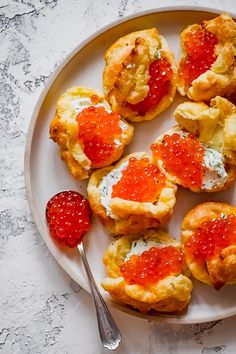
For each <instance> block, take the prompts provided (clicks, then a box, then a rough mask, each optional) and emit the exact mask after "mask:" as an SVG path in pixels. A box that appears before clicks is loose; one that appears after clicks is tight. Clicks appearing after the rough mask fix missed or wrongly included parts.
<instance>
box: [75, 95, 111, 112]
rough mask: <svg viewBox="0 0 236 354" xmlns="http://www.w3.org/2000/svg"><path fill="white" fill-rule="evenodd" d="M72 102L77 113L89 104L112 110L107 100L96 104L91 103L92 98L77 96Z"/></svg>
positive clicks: (108, 110)
mask: <svg viewBox="0 0 236 354" xmlns="http://www.w3.org/2000/svg"><path fill="white" fill-rule="evenodd" d="M71 104H72V106H73V108H74V110H75V113H76V114H79V113H80V112H82V110H83V109H84V108H86V107H89V106H94V107H104V108H105V109H106V111H107V112H109V113H110V112H111V109H110V107H109V105H108V103H107V102H106V101H102V102H98V103H96V104H93V103H91V100H90V98H89V97H77V98H76V99H74V100H72V101H71Z"/></svg>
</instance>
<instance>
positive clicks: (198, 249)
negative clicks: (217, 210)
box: [184, 214, 236, 262]
mask: <svg viewBox="0 0 236 354" xmlns="http://www.w3.org/2000/svg"><path fill="white" fill-rule="evenodd" d="M231 245H236V216H235V215H233V214H231V215H228V216H224V217H219V218H217V219H213V220H210V221H206V222H204V223H202V224H201V225H200V227H198V228H197V230H196V231H195V233H194V235H193V236H191V237H190V238H189V239H188V240H187V242H185V244H184V248H185V252H186V253H187V254H190V255H192V256H193V258H194V260H195V261H196V262H203V261H205V260H208V259H211V258H212V257H214V256H216V255H218V254H219V253H220V252H221V251H222V250H223V249H224V248H226V247H228V246H231Z"/></svg>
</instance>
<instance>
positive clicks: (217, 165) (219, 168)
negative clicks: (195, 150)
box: [172, 130, 228, 189]
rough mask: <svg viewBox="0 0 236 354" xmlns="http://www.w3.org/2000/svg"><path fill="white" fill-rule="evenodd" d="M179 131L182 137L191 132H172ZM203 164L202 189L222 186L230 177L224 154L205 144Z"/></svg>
mask: <svg viewBox="0 0 236 354" xmlns="http://www.w3.org/2000/svg"><path fill="white" fill-rule="evenodd" d="M174 133H177V134H179V135H181V136H182V137H186V136H187V135H189V133H187V132H184V131H182V130H177V131H175V132H173V133H172V134H174ZM203 165H204V168H205V171H204V176H203V181H202V189H212V188H216V187H221V186H222V185H223V184H224V183H225V181H226V180H227V178H228V174H227V172H226V171H225V167H224V158H223V155H222V154H221V153H220V152H218V151H217V150H214V149H211V148H208V147H207V146H206V145H204V157H203Z"/></svg>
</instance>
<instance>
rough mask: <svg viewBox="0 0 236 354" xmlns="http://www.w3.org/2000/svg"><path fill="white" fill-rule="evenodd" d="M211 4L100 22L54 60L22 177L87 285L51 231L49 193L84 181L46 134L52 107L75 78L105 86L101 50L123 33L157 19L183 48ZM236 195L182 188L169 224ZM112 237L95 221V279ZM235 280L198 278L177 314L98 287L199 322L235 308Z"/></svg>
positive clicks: (153, 127) (146, 129) (140, 139)
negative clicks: (189, 29) (217, 286)
mask: <svg viewBox="0 0 236 354" xmlns="http://www.w3.org/2000/svg"><path fill="white" fill-rule="evenodd" d="M216 13H217V11H215V10H212V9H199V8H197V9H193V8H190V10H189V9H188V10H184V9H183V8H173V7H172V8H165V9H157V10H155V11H154V10H153V11H152V12H150V11H149V12H145V13H141V14H138V15H135V16H132V17H129V18H128V19H125V20H124V21H117V22H115V23H113V24H112V25H110V26H108V27H106V28H103V29H102V30H100V31H98V32H97V33H96V34H95V35H93V36H92V37H90V38H89V39H88V40H86V41H85V42H83V43H82V44H80V45H79V46H78V47H77V48H75V49H74V50H73V51H72V52H71V53H70V54H69V55H68V57H67V58H66V59H65V60H64V62H63V63H62V64H61V65H60V66H59V67H58V68H57V70H56V72H55V73H54V75H53V76H52V77H51V80H50V81H49V82H48V84H47V86H46V87H45V89H44V90H43V92H42V94H41V96H40V98H39V100H38V102H37V104H36V107H35V110H34V113H33V116H32V119H31V123H30V127H29V132H28V137H27V143H26V152H25V180H26V188H27V194H28V199H29V203H30V207H31V210H32V213H33V216H34V219H35V222H36V225H37V227H38V229H39V231H40V233H41V235H42V237H43V239H44V241H45V243H46V244H47V246H48V248H49V250H50V252H51V253H52V255H53V256H54V257H55V259H56V260H57V262H58V263H59V264H60V265H61V266H62V268H63V269H64V270H65V271H66V272H67V273H68V274H69V275H70V276H71V278H73V279H74V280H75V281H76V282H77V283H78V284H79V285H81V286H82V287H83V288H84V289H85V290H87V291H89V287H88V284H87V281H86V277H85V274H84V271H83V267H82V264H81V262H80V257H79V255H78V252H77V250H68V249H66V248H63V247H60V246H58V244H56V243H54V241H53V240H52V239H51V238H50V236H49V234H48V230H47V225H46V220H45V206H46V203H47V201H48V200H49V198H50V197H52V196H53V195H54V194H56V193H58V192H59V191H61V190H65V189H74V190H78V191H80V192H81V193H83V194H84V195H86V185H87V182H86V181H82V182H81V181H77V182H76V181H74V180H73V179H72V177H71V176H70V175H69V173H68V170H67V167H66V165H65V164H64V162H62V161H61V159H60V156H59V149H58V146H57V145H56V144H55V143H53V142H52V141H51V140H49V124H50V121H51V119H52V118H53V116H54V113H55V106H56V102H57V100H58V98H59V96H60V95H61V94H62V93H63V92H64V91H66V89H67V88H69V87H71V86H75V85H80V86H87V87H90V88H94V89H97V90H100V91H102V72H103V68H104V53H105V51H106V49H107V48H108V47H109V46H110V45H111V44H112V43H113V42H114V41H115V40H117V39H118V38H119V37H121V36H123V35H125V34H127V33H129V32H132V31H137V30H141V29H145V28H151V27H157V28H158V29H159V30H160V33H161V34H162V35H164V36H165V37H166V38H167V40H168V41H169V44H170V47H171V48H172V49H173V51H174V53H175V55H176V58H178V57H179V53H180V37H179V35H180V32H181V30H183V29H184V28H185V27H186V26H187V25H189V24H193V23H199V22H201V21H202V20H204V19H210V18H213V17H214V16H215V14H216ZM182 101H183V98H181V97H180V96H179V95H178V94H177V95H176V97H175V100H174V103H173V104H172V105H171V107H170V108H169V109H167V110H166V111H165V112H163V113H162V114H160V116H159V117H158V118H157V119H154V120H152V121H150V122H144V123H138V124H135V136H134V139H133V142H132V143H131V144H130V146H129V147H128V148H127V149H126V152H125V153H130V152H134V151H145V150H146V151H148V149H149V146H150V144H151V143H152V142H153V141H154V139H155V138H156V137H157V136H158V135H159V134H162V133H163V132H165V131H166V130H167V129H169V128H170V127H171V126H173V124H174V119H173V111H174V109H175V107H176V106H177V105H178V104H179V103H180V102H182ZM235 198H236V195H235V192H234V190H233V189H231V190H229V191H227V192H224V193H217V194H194V193H191V192H189V191H187V190H184V189H182V188H179V190H178V193H177V203H176V205H175V208H174V213H173V217H172V219H171V221H170V223H169V225H168V229H169V232H170V235H172V236H173V237H176V238H178V237H179V232H180V224H181V220H182V218H183V216H184V215H185V213H186V212H187V211H188V210H189V209H190V208H192V207H193V206H195V205H196V204H198V203H199V202H203V201H222V202H228V203H231V204H233V203H234V200H236V199H235ZM110 242H111V237H110V236H109V234H108V233H107V232H106V231H105V229H104V228H103V227H102V226H101V225H100V223H99V221H98V220H95V221H94V225H93V229H92V231H91V232H90V233H89V235H87V237H86V240H85V246H86V252H87V256H88V260H89V263H90V266H91V268H92V271H93V274H94V277H95V279H96V282H97V284H98V285H100V282H101V280H102V278H103V277H104V276H105V271H104V266H103V264H102V255H103V252H104V250H105V248H106V247H107V245H108V244H109V243H110ZM235 291H236V286H224V287H223V289H221V290H220V291H218V292H217V291H215V290H214V289H213V287H210V286H207V285H204V284H200V283H199V282H197V281H195V282H194V290H193V293H192V299H191V302H190V304H189V306H188V308H187V309H186V310H185V311H184V312H183V313H182V314H178V315H164V314H160V316H159V315H157V316H144V315H141V314H139V313H138V312H137V311H135V310H132V309H129V308H128V307H126V306H123V305H118V304H115V303H114V302H113V301H111V299H110V298H109V296H108V295H107V294H105V292H104V291H103V289H102V288H101V292H102V293H103V295H104V297H105V298H106V300H107V301H108V302H110V303H111V304H112V305H113V306H116V307H118V308H119V309H120V310H122V311H125V312H128V313H130V314H133V315H136V316H142V317H145V318H152V319H155V318H157V319H159V320H160V319H161V320H163V321H165V322H171V323H196V322H206V321H211V320H216V319H219V318H224V317H228V316H231V315H234V314H236V301H235Z"/></svg>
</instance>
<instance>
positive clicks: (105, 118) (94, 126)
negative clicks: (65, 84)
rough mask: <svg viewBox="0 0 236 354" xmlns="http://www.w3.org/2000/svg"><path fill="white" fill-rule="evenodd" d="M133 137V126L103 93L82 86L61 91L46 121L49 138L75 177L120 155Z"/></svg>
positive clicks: (82, 177)
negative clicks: (53, 114) (49, 117)
mask: <svg viewBox="0 0 236 354" xmlns="http://www.w3.org/2000/svg"><path fill="white" fill-rule="evenodd" d="M132 137H133V127H132V126H131V125H129V124H128V123H126V122H125V121H124V120H122V119H121V117H120V116H119V115H118V114H117V113H112V112H111V110H110V107H109V104H108V103H107V102H106V101H105V99H104V97H101V96H99V95H98V94H97V93H96V92H95V91H93V90H91V89H88V88H84V87H73V88H70V89H68V90H67V91H66V92H65V93H63V94H62V95H61V96H60V98H59V100H58V102H57V106H56V114H55V116H54V118H53V120H52V122H51V124H50V138H51V139H52V140H53V141H55V142H56V143H57V144H58V145H59V146H60V152H61V158H62V160H64V161H65V163H66V164H67V166H68V168H69V170H70V173H71V174H72V176H73V177H74V178H75V179H85V178H88V177H89V175H90V174H91V171H92V170H93V169H97V168H101V167H104V166H109V165H110V164H111V163H113V162H114V161H117V160H119V159H120V157H121V155H122V154H123V151H124V148H125V146H126V145H127V144H129V143H130V141H131V139H132Z"/></svg>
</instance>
